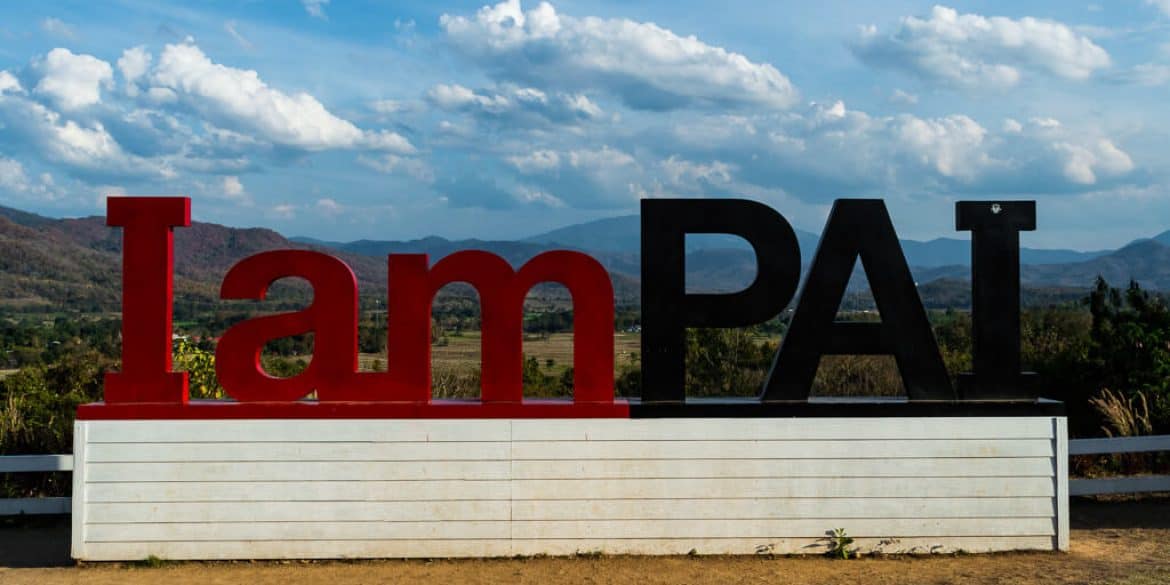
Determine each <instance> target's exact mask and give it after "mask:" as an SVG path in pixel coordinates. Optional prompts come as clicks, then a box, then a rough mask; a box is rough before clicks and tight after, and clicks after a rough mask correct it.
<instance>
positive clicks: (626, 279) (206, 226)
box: [0, 207, 1170, 311]
mask: <svg viewBox="0 0 1170 585" xmlns="http://www.w3.org/2000/svg"><path fill="white" fill-rule="evenodd" d="M639 228H640V222H639V219H638V217H637V216H625V217H618V218H611V219H606V220H599V221H596V222H589V223H586V224H578V225H574V226H568V227H566V228H562V229H560V230H554V231H552V232H548V233H545V234H540V235H537V236H533V237H530V238H525V239H524V240H519V241H507V240H495V241H489V240H475V239H470V240H455V241H452V240H447V239H444V238H440V237H427V238H422V239H417V240H407V241H376V240H359V241H355V242H328V241H321V240H313V239H309V238H293V239H288V238H285V237H284V236H282V235H281V234H279V233H277V232H275V231H272V230H268V229H263V228H248V229H240V228H230V227H226V226H222V225H217V224H210V223H201V222H196V223H194V224H193V225H192V226H191V227H190V228H185V229H179V230H176V231H175V269H176V278H175V290H176V299H177V302H178V300H185V301H188V302H196V303H199V304H201V305H202V304H209V303H218V302H219V301H218V290H219V284H220V282H221V281H222V279H223V276H224V274H226V272H227V270H228V268H229V267H231V266H232V265H233V264H234V263H236V262H238V261H240V260H242V259H243V258H244V257H246V256H249V255H251V254H255V253H258V252H262V251H265V250H273V249H288V248H298V249H306V250H328V251H330V253H332V254H335V255H337V256H338V257H340V258H342V259H343V260H345V261H346V262H347V263H348V264H349V265H350V266H351V267H352V268H353V270H354V273H355V274H356V276H357V278H358V281H359V284H360V285H361V287H362V288H361V291H362V294H363V295H366V296H381V295H383V294H384V293H385V288H386V259H385V257H386V254H389V253H416V254H428V255H429V256H430V258H431V261H432V262H433V261H437V260H439V259H440V258H442V257H444V256H446V255H448V254H451V253H452V252H455V251H458V250H466V249H482V250H488V251H491V252H494V253H496V254H499V255H500V256H502V257H504V258H505V259H506V260H508V261H509V262H510V263H512V264H513V265H514V266H518V265H520V264H522V263H523V262H525V261H527V260H528V259H530V258H531V257H533V256H534V255H536V254H539V253H541V252H544V251H546V250H551V249H565V248H568V249H575V250H580V251H584V252H586V253H589V254H590V255H592V256H593V257H594V258H596V259H597V260H598V261H599V262H601V263H602V265H604V266H605V267H606V269H607V270H608V271H609V272H610V275H611V279H612V281H613V284H614V290H615V293H616V296H617V302H618V304H623V305H628V304H636V303H637V302H638V298H639V289H640V283H639V279H640V278H641V269H640V259H639V252H640V239H639V238H640V234H639V232H640V229H639ZM797 237H798V240H799V241H800V245H801V248H802V256H803V257H804V258H805V261H806V262H807V261H808V260H811V256H812V254H813V253H814V251H815V249H816V239H817V236H816V235H815V234H812V233H811V232H805V231H798V232H797ZM902 245H903V246H904V250H905V253H906V256H907V259H908V261H909V263H910V265H911V270H912V272H913V274H914V278H915V280H916V281H917V283H918V284H919V290H920V291H921V294H922V296H923V299H924V302H926V303H927V305H928V306H956V305H957V306H965V304H966V303H969V302H970V291H969V288H970V285H969V284H967V281H968V280H969V279H970V271H971V269H970V266H969V261H970V258H969V257H970V249H969V244H968V242H966V241H964V240H958V239H949V238H939V239H936V240H931V241H929V242H918V241H914V240H904V241H903V242H902ZM1021 257H1022V259H1023V264H1024V265H1023V266H1022V267H1021V274H1022V276H1021V281H1022V284H1023V286H1024V289H1025V292H1024V297H1025V300H1031V301H1034V302H1049V301H1052V300H1054V299H1055V300H1059V299H1066V298H1076V297H1077V296H1078V295H1083V293H1084V291H1085V290H1087V289H1088V288H1089V287H1090V286H1092V284H1093V281H1094V279H1095V278H1096V277H1097V275H1102V276H1104V277H1105V278H1106V279H1107V280H1108V281H1109V282H1111V283H1113V284H1115V285H1118V286H1120V285H1124V284H1125V283H1127V282H1128V281H1129V280H1131V279H1133V280H1136V281H1138V282H1139V283H1140V284H1141V285H1142V286H1143V287H1145V288H1150V289H1158V290H1170V231H1167V232H1164V233H1162V234H1159V235H1157V236H1155V237H1153V238H1149V239H1141V240H1136V241H1134V242H1133V243H1131V244H1129V245H1127V246H1125V247H1123V248H1121V249H1119V250H1115V251H1099V252H1076V251H1072V250H1039V249H1024V250H1023V251H1022V252H1021ZM686 263H687V287H688V290H692V291H704V292H729V291H733V290H739V289H742V288H743V287H745V286H747V285H748V284H750V283H751V281H752V280H753V279H754V278H755V257H754V253H753V252H752V251H751V250H750V249H749V248H748V247H747V246H746V245H745V243H744V242H743V240H741V239H738V238H734V237H722V238H720V237H703V238H695V239H694V240H693V241H691V240H690V239H689V238H688V252H687V258H686ZM120 267H121V232H120V230H118V229H112V228H110V227H108V226H106V225H105V219H104V218H102V217H86V218H79V219H53V218H48V217H43V216H40V215H36V214H32V213H28V212H24V211H20V210H17V209H11V208H6V207H0V309H3V308H5V307H8V308H14V307H16V308H18V307H29V306H33V307H49V308H52V307H58V308H67V309H70V310H83V311H109V310H117V309H118V307H119V306H120V288H121V276H120V274H121V268H120ZM866 288H867V282H866V281H865V279H864V278H863V273H862V271H861V269H860V267H857V268H856V269H855V271H854V277H853V279H852V281H851V285H850V289H851V291H852V292H861V291H864V290H865V289H866ZM286 289H287V290H300V291H303V292H307V288H306V287H304V286H303V285H301V288H300V289H297V288H296V285H284V284H282V285H280V286H278V287H277V288H276V289H274V290H276V291H278V292H279V291H283V290H286ZM544 290H559V289H556V288H555V287H554V288H552V289H548V288H547V287H546V289H544ZM303 292H302V297H303ZM444 294H446V293H444ZM555 294H556V295H563V292H558V293H555ZM298 298H301V297H298Z"/></svg>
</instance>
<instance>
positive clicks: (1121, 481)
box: [1068, 435, 1170, 496]
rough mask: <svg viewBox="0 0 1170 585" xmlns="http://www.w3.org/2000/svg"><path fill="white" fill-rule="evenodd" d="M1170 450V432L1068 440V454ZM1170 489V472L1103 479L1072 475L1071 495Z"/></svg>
mask: <svg viewBox="0 0 1170 585" xmlns="http://www.w3.org/2000/svg"><path fill="white" fill-rule="evenodd" d="M1154 451H1170V435H1150V436H1145V437H1110V438H1106V439H1073V440H1071V441H1069V442H1068V454H1069V455H1102V454H1106V453H1150V452H1154ZM1147 492H1170V475H1146V476H1139V477H1105V478H1100V479H1070V480H1069V482H1068V493H1069V495H1071V496H1096V495H1101V494H1136V493H1147Z"/></svg>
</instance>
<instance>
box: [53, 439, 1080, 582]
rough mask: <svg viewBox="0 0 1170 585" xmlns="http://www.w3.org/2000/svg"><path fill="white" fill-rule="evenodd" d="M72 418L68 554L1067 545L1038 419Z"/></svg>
mask: <svg viewBox="0 0 1170 585" xmlns="http://www.w3.org/2000/svg"><path fill="white" fill-rule="evenodd" d="M76 424H77V426H76V437H77V441H76V446H75V457H76V463H75V473H74V492H73V493H74V496H73V514H74V531H73V556H74V557H75V558H77V559H82V560H134V559H142V558H145V557H148V556H150V555H154V556H157V557H160V558H166V559H253V558H255V559H260V558H355V557H367V558H369V557H391V558H392V557H481V556H512V555H535V554H573V553H586V552H588V553H595V552H602V553H612V554H686V553H689V552H692V551H693V552H696V553H699V554H756V553H775V554H785V553H817V552H823V551H824V550H825V549H826V547H827V546H828V544H829V541H828V539H827V538H826V533H827V532H828V531H831V530H832V529H834V528H844V529H845V530H846V532H847V533H848V534H849V535H850V536H852V537H854V538H855V539H857V542H856V543H855V546H857V547H858V548H860V549H861V550H862V551H863V552H865V551H881V552H887V553H903V552H909V553H931V552H949V551H956V550H964V551H968V552H982V551H998V550H1020V549H1036V550H1052V549H1067V546H1068V521H1067V497H1068V494H1067V471H1066V470H1067V466H1066V465H1064V464H1063V463H1062V461H1061V457H1067V455H1062V453H1066V452H1067V439H1066V434H1065V419H1064V418H1057V417H1004V418H849V419H844V418H837V419H834V418H807V419H792V418H784V419H779V418H777V419H765V418H756V419H713V418H699V419H634V420H629V419H558V420H207V421H79V422H77V423H76Z"/></svg>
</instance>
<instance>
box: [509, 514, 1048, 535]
mask: <svg viewBox="0 0 1170 585" xmlns="http://www.w3.org/2000/svg"><path fill="white" fill-rule="evenodd" d="M834 527H844V528H845V529H846V531H847V532H848V533H849V534H850V535H851V536H854V537H860V536H868V537H874V538H881V537H886V538H889V537H901V536H909V537H917V538H921V537H948V536H987V535H989V534H994V535H1002V536H1049V535H1052V534H1054V533H1055V527H1054V525H1053V522H1052V519H1051V518H945V519H940V518H904V519H893V518H885V519H880V520H873V519H865V518H851V519H849V521H848V523H844V522H842V521H841V519H837V518H827V519H821V518H799V519H784V520H756V519H753V520H530V521H513V522H512V538H518V539H529V538H531V539H545V538H565V539H569V538H801V537H803V538H817V537H823V536H825V535H826V533H827V532H828V531H830V530H832V529H833V528H834Z"/></svg>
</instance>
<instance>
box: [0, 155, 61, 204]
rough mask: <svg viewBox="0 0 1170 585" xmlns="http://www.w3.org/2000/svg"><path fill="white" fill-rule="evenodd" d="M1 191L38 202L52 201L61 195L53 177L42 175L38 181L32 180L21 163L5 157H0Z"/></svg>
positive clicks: (47, 174)
mask: <svg viewBox="0 0 1170 585" xmlns="http://www.w3.org/2000/svg"><path fill="white" fill-rule="evenodd" d="M0 191H3V192H6V193H9V194H13V195H18V196H21V197H23V198H32V199H38V200H52V199H56V198H58V197H59V196H60V195H61V193H60V191H59V190H58V189H57V188H56V186H55V185H54V184H53V177H52V175H50V174H49V173H42V174H41V176H40V177H39V178H38V179H37V180H33V179H30V178H29V177H28V175H27V174H26V173H25V171H24V165H22V164H21V163H20V161H16V160H13V159H10V158H5V157H3V156H0Z"/></svg>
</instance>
